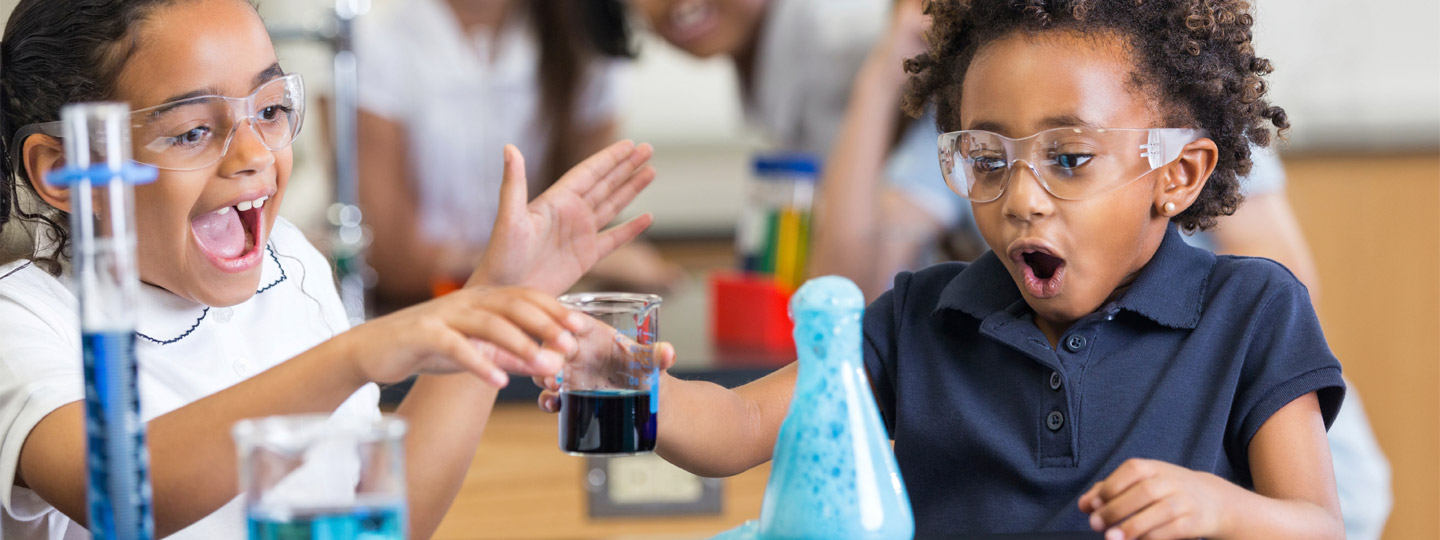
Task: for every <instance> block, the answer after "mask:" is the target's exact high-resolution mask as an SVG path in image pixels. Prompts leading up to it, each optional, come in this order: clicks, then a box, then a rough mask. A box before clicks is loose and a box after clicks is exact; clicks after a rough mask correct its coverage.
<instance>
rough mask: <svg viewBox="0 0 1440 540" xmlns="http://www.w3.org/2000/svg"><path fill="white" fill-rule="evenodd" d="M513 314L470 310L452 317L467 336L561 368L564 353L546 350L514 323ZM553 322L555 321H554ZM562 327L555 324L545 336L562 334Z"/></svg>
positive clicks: (541, 363)
mask: <svg viewBox="0 0 1440 540" xmlns="http://www.w3.org/2000/svg"><path fill="white" fill-rule="evenodd" d="M512 317H515V314H514V312H513V311H512V312H511V313H509V314H506V315H501V314H498V313H495V312H492V311H487V310H475V311H470V310H467V312H466V313H464V314H461V315H459V316H455V317H451V321H450V325H451V326H452V327H454V328H455V329H456V330H459V331H460V332H461V333H463V334H465V335H466V336H469V337H472V338H476V339H479V340H482V341H487V342H490V343H491V344H493V345H495V346H496V347H497V348H499V349H501V350H504V351H506V352H509V353H510V354H513V355H515V356H517V357H519V358H523V359H529V360H530V361H531V362H534V363H536V364H539V365H554V366H556V367H557V369H558V366H559V365H560V363H561V362H562V361H563V360H562V359H561V357H560V355H559V354H558V353H556V352H554V351H550V350H542V349H541V348H540V345H538V344H537V343H536V342H535V339H534V338H532V337H531V334H530V333H527V332H526V331H524V330H522V329H521V328H520V327H519V326H517V325H516V323H515V322H512V320H513V319H512ZM551 324H554V323H553V321H552V322H551ZM558 328H559V325H555V330H553V331H546V332H545V334H544V335H552V334H555V333H558V331H559V330H558ZM472 349H473V348H472ZM542 356H543V358H542Z"/></svg>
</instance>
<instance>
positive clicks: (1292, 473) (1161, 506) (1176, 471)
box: [1080, 392, 1345, 540]
mask: <svg viewBox="0 0 1440 540" xmlns="http://www.w3.org/2000/svg"><path fill="white" fill-rule="evenodd" d="M1248 452H1249V460H1250V469H1251V474H1252V475H1253V477H1254V480H1255V491H1253V492H1252V491H1250V490H1247V489H1245V488H1242V487H1240V486H1237V485H1235V484H1232V483H1230V482H1227V481H1226V480H1224V479H1222V478H1220V477H1218V476H1215V475H1212V474H1208V473H1202V472H1196V471H1192V470H1189V469H1186V468H1183V467H1178V466H1175V465H1171V464H1168V463H1164V462H1160V461H1151V460H1139V459H1132V460H1129V461H1127V462H1125V463H1124V464H1123V465H1121V466H1120V467H1119V468H1118V469H1116V470H1115V472H1114V473H1112V474H1111V475H1110V476H1109V477H1108V478H1106V479H1105V480H1104V481H1102V482H1100V483H1099V484H1096V485H1095V487H1093V488H1091V489H1090V491H1088V492H1086V493H1085V494H1084V495H1082V496H1081V497H1080V509H1081V510H1082V511H1084V512H1086V513H1089V514H1091V518H1090V524H1091V526H1092V527H1094V528H1095V529H1096V530H1097V531H1098V530H1106V535H1105V538H1106V540H1115V539H1118V538H1127V539H1128V538H1145V539H1147V540H1161V539H1169V538H1176V539H1179V538H1194V537H1207V538H1216V539H1246V538H1255V539H1285V538H1295V539H1306V540H1309V539H1325V538H1344V537H1345V527H1344V524H1343V521H1342V520H1341V517H1340V503H1339V498H1338V496H1337V495H1336V493H1335V475H1334V472H1333V469H1332V468H1331V463H1330V446H1329V443H1328V442H1327V441H1326V439H1325V425H1324V422H1323V421H1322V419H1321V415H1320V405H1319V401H1318V400H1317V399H1316V397H1315V393H1313V392H1312V393H1309V394H1306V395H1304V396H1301V397H1300V398H1298V399H1296V400H1295V401H1292V402H1290V403H1289V404H1288V405H1286V406H1284V407H1282V408H1281V409H1280V410H1279V411H1276V412H1275V414H1274V415H1272V416H1271V417H1270V418H1269V420H1266V421H1265V423H1264V424H1262V425H1261V426H1260V429H1259V431H1257V432H1256V433H1255V437H1254V438H1253V439H1251V441H1250V447H1249V451H1248ZM1107 529H1108V530H1107Z"/></svg>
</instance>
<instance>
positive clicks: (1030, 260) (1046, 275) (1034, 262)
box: [1011, 248, 1065, 298]
mask: <svg viewBox="0 0 1440 540" xmlns="http://www.w3.org/2000/svg"><path fill="white" fill-rule="evenodd" d="M1011 258H1012V259H1014V260H1015V262H1018V263H1020V267H1021V270H1022V271H1023V272H1024V273H1025V288H1026V289H1027V290H1029V291H1030V296H1033V297H1035V298H1050V297H1052V296H1055V295H1056V294H1058V293H1059V292H1060V285H1061V283H1062V282H1063V281H1064V278H1065V259H1062V258H1060V257H1057V256H1055V255H1054V254H1052V253H1050V252H1048V251H1046V250H1042V249H1034V248H1028V249H1024V250H1021V251H1019V252H1017V253H1016V254H1015V255H1012V256H1011Z"/></svg>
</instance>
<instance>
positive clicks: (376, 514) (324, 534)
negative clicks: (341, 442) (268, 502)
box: [248, 502, 405, 540]
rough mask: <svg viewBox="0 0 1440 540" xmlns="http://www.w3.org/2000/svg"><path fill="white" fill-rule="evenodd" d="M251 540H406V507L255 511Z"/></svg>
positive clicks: (396, 504)
mask: <svg viewBox="0 0 1440 540" xmlns="http://www.w3.org/2000/svg"><path fill="white" fill-rule="evenodd" d="M249 514H250V515H249V516H248V521H249V529H250V540H404V539H405V503H403V502H389V503H385V502H377V503H375V504H356V505H353V506H344V507H339V508H307V509H286V510H284V511H273V510H272V511H266V510H264V509H260V508H257V509H251V510H250V512H249Z"/></svg>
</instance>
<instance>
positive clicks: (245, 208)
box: [235, 201, 254, 212]
mask: <svg viewBox="0 0 1440 540" xmlns="http://www.w3.org/2000/svg"><path fill="white" fill-rule="evenodd" d="M252 207H254V205H252V204H250V201H245V202H242V203H240V204H237V205H235V209H236V210H239V211H241V212H248V211H250V209H251V208H252Z"/></svg>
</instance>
